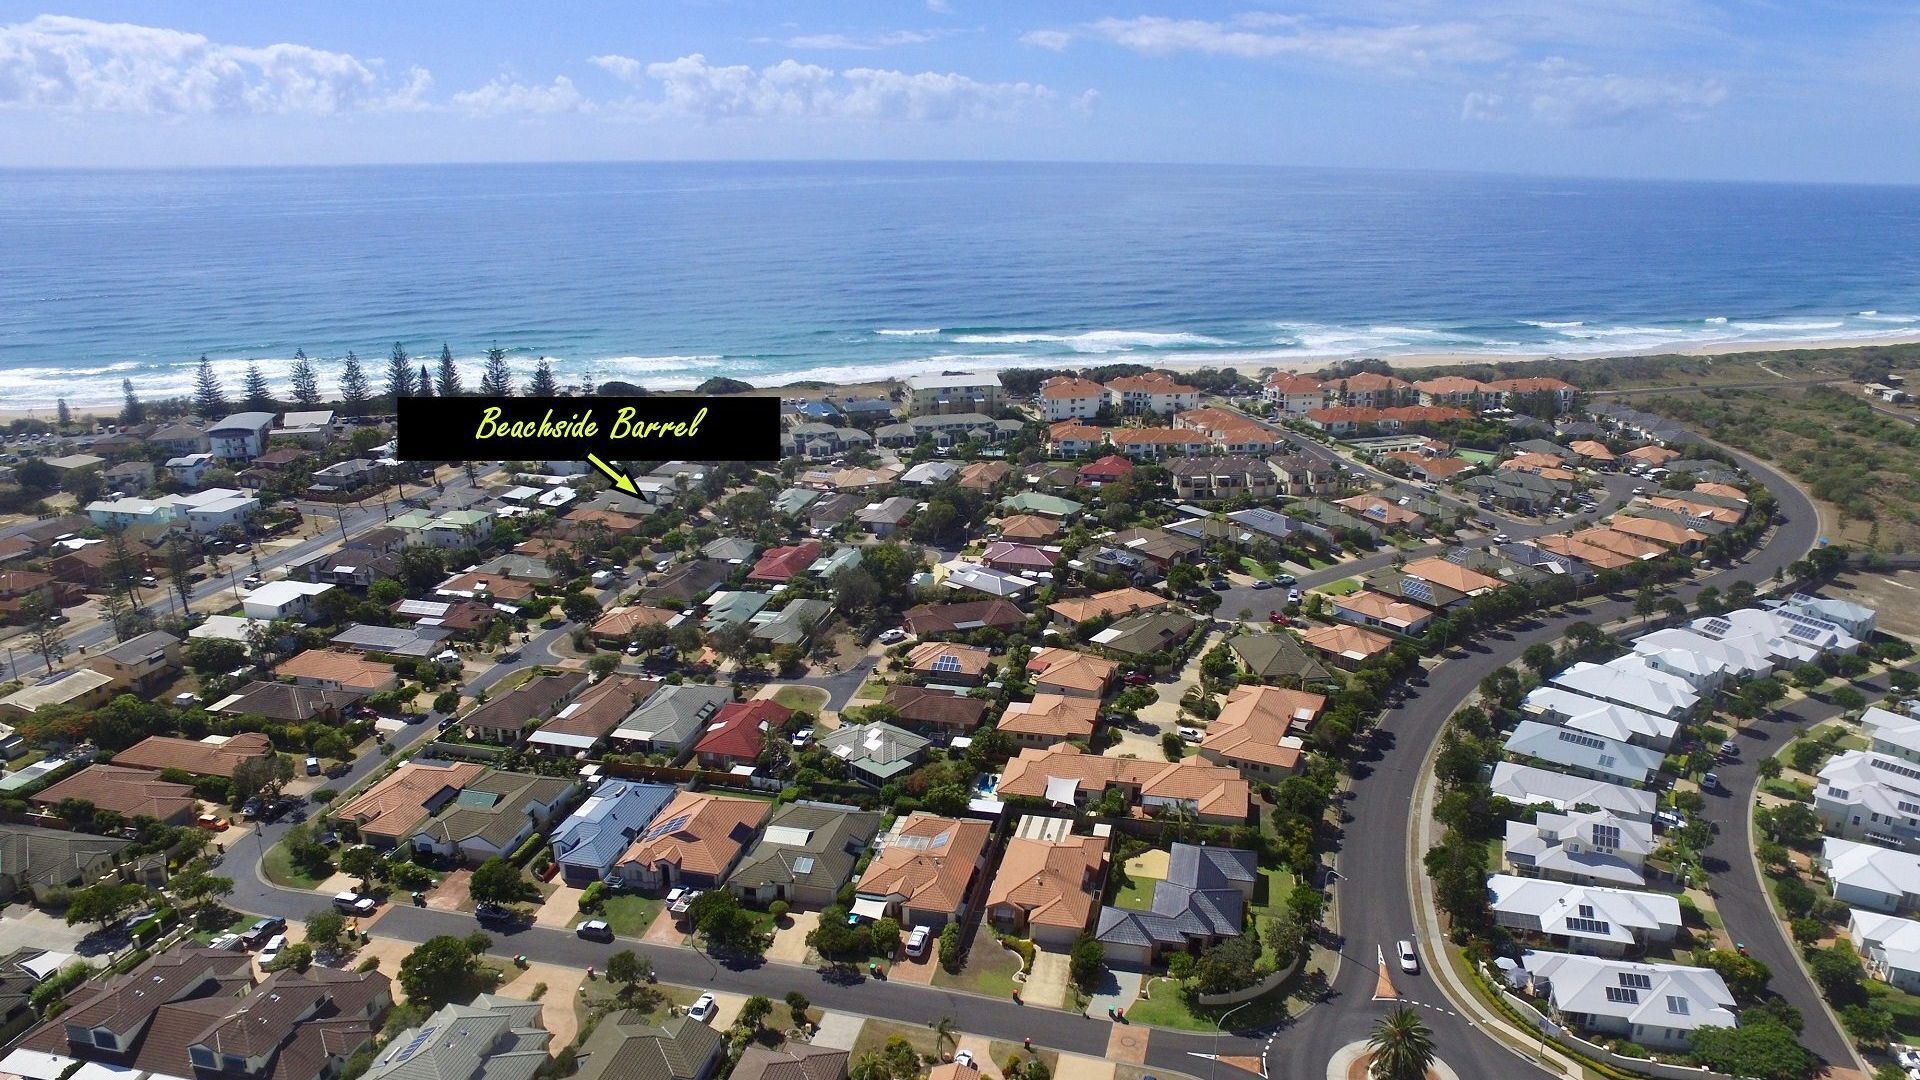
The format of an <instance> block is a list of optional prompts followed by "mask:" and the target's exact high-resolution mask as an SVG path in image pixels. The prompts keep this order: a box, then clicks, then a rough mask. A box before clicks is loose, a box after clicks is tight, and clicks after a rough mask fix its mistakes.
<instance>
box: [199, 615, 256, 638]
mask: <svg viewBox="0 0 1920 1080" xmlns="http://www.w3.org/2000/svg"><path fill="white" fill-rule="evenodd" d="M265 625H267V624H266V621H265V620H264V619H243V618H241V617H239V616H238V615H209V616H207V617H206V619H205V620H203V621H202V622H201V623H200V625H199V626H196V627H194V628H193V629H191V630H188V631H187V636H188V637H190V638H212V639H214V640H217V641H245V640H247V631H249V630H251V629H252V628H253V627H255V626H265Z"/></svg>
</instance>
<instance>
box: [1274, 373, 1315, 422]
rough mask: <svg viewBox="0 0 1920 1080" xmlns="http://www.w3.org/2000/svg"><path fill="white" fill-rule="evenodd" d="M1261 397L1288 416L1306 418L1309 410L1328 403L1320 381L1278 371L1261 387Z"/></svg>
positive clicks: (1306, 376)
mask: <svg viewBox="0 0 1920 1080" xmlns="http://www.w3.org/2000/svg"><path fill="white" fill-rule="evenodd" d="M1260 396H1261V397H1263V398H1265V399H1266V400H1267V401H1268V402H1269V403H1270V404H1272V405H1273V406H1274V407H1275V408H1276V409H1278V410H1279V411H1280V412H1281V413H1283V414H1285V415H1286V416H1290V417H1294V418H1298V417H1301V416H1305V415H1306V414H1307V410H1308V409H1318V408H1320V407H1321V406H1323V405H1325V404H1326V403H1327V392H1326V390H1325V389H1323V388H1322V387H1321V385H1320V380H1318V379H1315V378H1313V377H1311V376H1308V375H1297V374H1292V373H1289V372H1285V371H1276V372H1274V373H1273V374H1271V375H1269V376H1267V381H1266V382H1265V383H1263V384H1262V385H1261V388H1260Z"/></svg>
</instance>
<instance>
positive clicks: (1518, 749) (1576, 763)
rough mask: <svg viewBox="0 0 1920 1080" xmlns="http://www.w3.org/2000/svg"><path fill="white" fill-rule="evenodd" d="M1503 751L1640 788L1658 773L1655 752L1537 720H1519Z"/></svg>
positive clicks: (1657, 761)
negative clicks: (1619, 780) (1592, 773)
mask: <svg viewBox="0 0 1920 1080" xmlns="http://www.w3.org/2000/svg"><path fill="white" fill-rule="evenodd" d="M1506 749H1507V750H1508V752H1510V753H1513V754H1516V755H1518V756H1520V757H1533V758H1539V759H1540V760H1542V761H1550V762H1552V763H1553V764H1555V765H1564V766H1567V767H1568V768H1578V769H1587V770H1589V771H1592V772H1597V773H1601V774H1603V775H1606V776H1612V777H1617V778H1619V779H1621V780H1625V781H1628V782H1629V783H1634V784H1644V783H1646V782H1647V778H1648V777H1650V776H1652V775H1653V774H1654V773H1656V772H1658V771H1659V769H1660V760H1661V755H1660V752H1659V751H1658V750H1649V749H1647V748H1646V747H1644V746H1634V745H1633V744H1631V743H1623V742H1621V741H1619V740H1618V739H1609V738H1606V737H1604V736H1601V735H1592V734H1589V733H1587V732H1584V731H1574V730H1573V729H1571V728H1562V727H1555V726H1553V725H1552V724H1543V723H1541V722H1539V721H1538V720H1522V721H1520V724H1519V726H1518V727H1516V728H1514V729H1513V734H1512V735H1509V736H1507V742H1506Z"/></svg>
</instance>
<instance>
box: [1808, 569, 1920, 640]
mask: <svg viewBox="0 0 1920 1080" xmlns="http://www.w3.org/2000/svg"><path fill="white" fill-rule="evenodd" d="M1820 591H1821V593H1822V594H1824V595H1826V596H1831V597H1833V598H1835V599H1838V600H1849V601H1852V602H1853V603H1856V604H1864V605H1866V606H1867V607H1870V608H1873V609H1874V610H1876V611H1878V612H1879V613H1880V618H1879V619H1878V621H1877V622H1876V625H1877V626H1878V627H1879V628H1880V629H1881V630H1883V631H1885V632H1887V633H1889V634H1893V635H1895V636H1897V637H1903V638H1906V639H1907V640H1908V641H1920V570H1901V571H1898V572H1896V573H1884V572H1879V573H1871V574H1842V575H1840V576H1839V577H1838V578H1835V579H1834V582H1833V584H1832V585H1829V586H1828V587H1826V588H1824V589H1822V590H1820Z"/></svg>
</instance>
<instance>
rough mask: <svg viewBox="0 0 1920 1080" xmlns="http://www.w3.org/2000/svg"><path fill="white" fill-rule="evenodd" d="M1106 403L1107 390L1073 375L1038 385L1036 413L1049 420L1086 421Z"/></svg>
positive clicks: (1055, 378) (1057, 376)
mask: <svg viewBox="0 0 1920 1080" xmlns="http://www.w3.org/2000/svg"><path fill="white" fill-rule="evenodd" d="M1106 403H1107V388H1106V387H1104V386H1101V385H1100V384H1099V383H1097V382H1094V381H1093V380H1091V379H1082V378H1080V377H1079V376H1077V375H1055V376H1054V377H1053V378H1051V379H1048V380H1047V381H1045V382H1043V383H1041V384H1040V414H1041V415H1042V416H1043V417H1045V418H1046V419H1047V420H1049V421H1053V420H1076V419H1087V418H1090V417H1092V416H1094V415H1096V414H1098V413H1099V412H1100V407H1101V406H1103V405H1105V404H1106Z"/></svg>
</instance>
